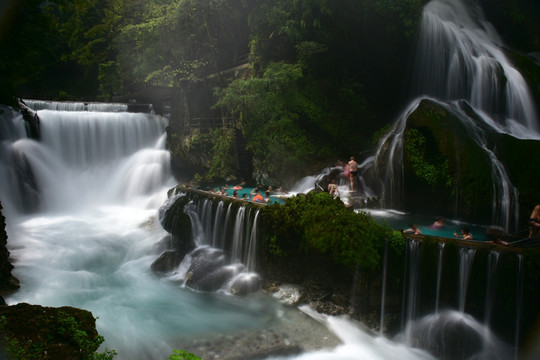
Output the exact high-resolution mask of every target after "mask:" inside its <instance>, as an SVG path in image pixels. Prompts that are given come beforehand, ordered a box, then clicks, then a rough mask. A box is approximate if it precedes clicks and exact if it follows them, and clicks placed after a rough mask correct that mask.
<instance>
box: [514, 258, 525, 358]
mask: <svg viewBox="0 0 540 360" xmlns="http://www.w3.org/2000/svg"><path fill="white" fill-rule="evenodd" d="M516 270H517V271H516V295H517V296H516V334H515V338H514V349H515V350H514V359H518V349H519V336H520V333H519V329H520V327H521V306H522V304H523V255H521V254H519V255H517V269H516Z"/></svg>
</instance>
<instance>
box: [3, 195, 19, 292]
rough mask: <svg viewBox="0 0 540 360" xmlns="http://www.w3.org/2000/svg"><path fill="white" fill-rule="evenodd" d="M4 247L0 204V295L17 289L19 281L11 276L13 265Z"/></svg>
mask: <svg viewBox="0 0 540 360" xmlns="http://www.w3.org/2000/svg"><path fill="white" fill-rule="evenodd" d="M6 246H7V233H6V218H5V217H4V215H3V214H2V203H0V293H1V292H7V291H12V290H15V289H18V288H19V280H17V278H15V277H14V276H13V275H11V270H13V265H11V263H10V262H9V251H8V249H7V247H6ZM0 299H2V298H1V297H0ZM1 302H3V299H2V301H1Z"/></svg>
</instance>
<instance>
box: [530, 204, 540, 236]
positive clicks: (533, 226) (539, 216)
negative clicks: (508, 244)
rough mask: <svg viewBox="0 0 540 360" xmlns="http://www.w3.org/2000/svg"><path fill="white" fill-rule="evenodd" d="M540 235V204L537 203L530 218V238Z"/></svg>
mask: <svg viewBox="0 0 540 360" xmlns="http://www.w3.org/2000/svg"><path fill="white" fill-rule="evenodd" d="M535 236H540V205H536V206H535V207H534V209H533V211H532V213H531V216H530V218H529V238H532V237H535Z"/></svg>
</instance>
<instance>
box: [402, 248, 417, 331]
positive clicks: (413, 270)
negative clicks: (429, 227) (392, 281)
mask: <svg viewBox="0 0 540 360" xmlns="http://www.w3.org/2000/svg"><path fill="white" fill-rule="evenodd" d="M420 255H421V246H420V241H418V240H415V239H411V240H410V241H408V242H407V254H406V257H407V261H406V264H407V265H408V266H407V268H406V269H405V274H407V275H408V276H407V277H406V279H407V281H406V283H405V287H404V289H403V292H404V296H403V299H404V301H403V317H402V329H404V328H405V326H406V325H407V324H409V323H410V322H411V321H412V320H414V319H415V317H416V314H415V313H416V304H417V293H418V281H419V275H420ZM405 294H406V295H405ZM405 299H407V300H406V301H405Z"/></svg>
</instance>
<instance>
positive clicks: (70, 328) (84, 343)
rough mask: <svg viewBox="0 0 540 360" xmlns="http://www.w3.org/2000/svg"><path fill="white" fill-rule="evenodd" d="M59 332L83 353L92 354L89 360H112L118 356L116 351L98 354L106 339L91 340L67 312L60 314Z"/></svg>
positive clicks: (107, 350) (98, 337)
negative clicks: (74, 343) (73, 342)
mask: <svg viewBox="0 0 540 360" xmlns="http://www.w3.org/2000/svg"><path fill="white" fill-rule="evenodd" d="M57 326H58V328H57V332H58V334H59V335H62V336H64V337H68V338H70V339H72V340H73V341H75V342H76V343H77V346H78V347H79V348H80V349H81V352H83V353H85V354H91V355H90V356H89V357H88V360H112V359H113V358H114V356H115V355H116V351H115V350H110V349H106V350H105V353H96V352H95V351H96V350H97V349H98V348H99V346H100V345H101V344H102V343H103V341H105V338H104V337H103V336H101V335H98V336H97V337H96V338H89V337H88V334H87V333H86V332H85V331H83V330H81V328H80V326H79V323H78V322H77V320H75V318H74V317H73V316H71V315H69V314H67V313H65V312H60V313H59V314H58V324H57Z"/></svg>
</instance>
